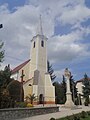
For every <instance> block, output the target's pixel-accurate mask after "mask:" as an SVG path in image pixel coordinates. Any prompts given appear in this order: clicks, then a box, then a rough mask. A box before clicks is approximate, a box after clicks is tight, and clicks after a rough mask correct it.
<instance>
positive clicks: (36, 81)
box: [30, 16, 55, 103]
mask: <svg viewBox="0 0 90 120" xmlns="http://www.w3.org/2000/svg"><path fill="white" fill-rule="evenodd" d="M30 55H31V61H30V78H31V79H32V94H35V96H38V98H39V100H38V103H40V102H41V103H42V102H43V99H44V103H55V88H54V86H53V85H52V82H51V78H50V75H49V73H48V71H47V37H45V36H44V35H43V31H42V21H41V16H40V29H39V31H38V33H37V35H36V36H34V37H33V38H32V40H31V54H30Z"/></svg>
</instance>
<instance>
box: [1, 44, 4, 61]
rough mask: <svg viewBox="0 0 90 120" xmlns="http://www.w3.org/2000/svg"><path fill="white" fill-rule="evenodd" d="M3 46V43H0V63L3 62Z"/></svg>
mask: <svg viewBox="0 0 90 120" xmlns="http://www.w3.org/2000/svg"><path fill="white" fill-rule="evenodd" d="M3 45H4V43H3V42H1V43H0V62H3V59H4V50H2V47H3Z"/></svg>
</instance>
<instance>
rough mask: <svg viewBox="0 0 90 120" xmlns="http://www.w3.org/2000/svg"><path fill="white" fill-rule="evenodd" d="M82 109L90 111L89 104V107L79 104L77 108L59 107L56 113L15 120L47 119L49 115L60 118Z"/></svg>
mask: <svg viewBox="0 0 90 120" xmlns="http://www.w3.org/2000/svg"><path fill="white" fill-rule="evenodd" d="M82 111H90V106H89V107H86V106H81V107H79V108H78V109H69V108H63V107H60V110H59V112H56V113H50V114H45V115H37V116H33V117H28V118H23V119H17V120H49V119H50V118H51V117H54V118H61V117H65V116H68V115H72V114H76V113H79V112H82Z"/></svg>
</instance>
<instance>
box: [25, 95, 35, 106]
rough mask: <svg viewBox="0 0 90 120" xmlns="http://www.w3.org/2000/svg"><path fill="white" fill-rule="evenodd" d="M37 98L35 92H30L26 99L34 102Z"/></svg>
mask: <svg viewBox="0 0 90 120" xmlns="http://www.w3.org/2000/svg"><path fill="white" fill-rule="evenodd" d="M35 99H36V96H35V94H32V95H31V94H29V95H28V96H26V100H29V101H30V103H31V104H33V101H34V100H35Z"/></svg>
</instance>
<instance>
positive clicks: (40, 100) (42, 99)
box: [39, 94, 44, 104]
mask: <svg viewBox="0 0 90 120" xmlns="http://www.w3.org/2000/svg"><path fill="white" fill-rule="evenodd" d="M43 103H44V97H43V94H40V95H39V104H43Z"/></svg>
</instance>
